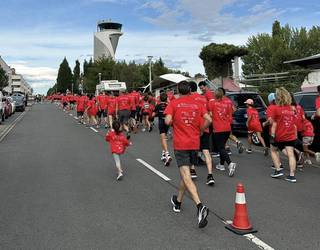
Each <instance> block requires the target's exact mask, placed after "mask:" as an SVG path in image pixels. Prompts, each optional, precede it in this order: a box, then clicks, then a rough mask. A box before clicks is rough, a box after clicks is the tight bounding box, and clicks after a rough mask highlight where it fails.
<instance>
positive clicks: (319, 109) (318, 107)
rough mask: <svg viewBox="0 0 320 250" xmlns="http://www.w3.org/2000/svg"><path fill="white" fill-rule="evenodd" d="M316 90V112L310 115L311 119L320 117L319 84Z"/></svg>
mask: <svg viewBox="0 0 320 250" xmlns="http://www.w3.org/2000/svg"><path fill="white" fill-rule="evenodd" d="M317 91H318V93H319V96H318V97H317V98H316V101H315V107H316V112H315V114H314V115H312V118H311V119H312V120H314V119H320V85H319V86H318V87H317Z"/></svg>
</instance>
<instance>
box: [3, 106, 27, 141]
mask: <svg viewBox="0 0 320 250" xmlns="http://www.w3.org/2000/svg"><path fill="white" fill-rule="evenodd" d="M25 114H26V111H24V112H23V113H22V114H21V115H19V116H18V117H17V118H16V119H15V120H14V121H13V122H12V124H11V125H10V126H9V127H7V128H6V129H5V130H4V131H3V132H2V133H1V135H0V142H1V141H2V140H3V139H4V138H5V137H6V136H7V135H8V134H9V133H10V131H11V130H12V129H13V128H14V127H15V125H16V124H17V123H18V121H20V120H21V119H22V118H23V117H24V115H25Z"/></svg>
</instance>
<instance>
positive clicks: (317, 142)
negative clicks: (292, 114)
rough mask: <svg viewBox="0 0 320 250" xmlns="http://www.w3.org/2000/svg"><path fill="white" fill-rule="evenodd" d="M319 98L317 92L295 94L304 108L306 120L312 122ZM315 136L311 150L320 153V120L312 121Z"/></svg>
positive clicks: (295, 97)
mask: <svg viewBox="0 0 320 250" xmlns="http://www.w3.org/2000/svg"><path fill="white" fill-rule="evenodd" d="M318 96H319V94H318V93H317V92H298V93H295V94H294V99H295V101H296V102H297V104H299V105H300V106H302V107H303V109H304V112H305V115H306V118H308V119H309V120H311V116H312V115H313V114H315V112H316V99H317V97H318ZM311 122H312V125H313V128H314V132H315V136H314V140H313V144H312V146H311V149H313V150H314V151H317V152H320V120H319V119H317V120H311Z"/></svg>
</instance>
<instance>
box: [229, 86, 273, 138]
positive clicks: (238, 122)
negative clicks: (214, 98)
mask: <svg viewBox="0 0 320 250" xmlns="http://www.w3.org/2000/svg"><path fill="white" fill-rule="evenodd" d="M226 96H227V97H229V98H230V99H231V100H232V101H233V103H234V105H235V106H236V108H237V111H236V112H235V113H234V115H233V123H232V131H233V132H234V133H247V131H248V130H247V126H246V122H247V118H248V117H247V106H246V104H245V103H244V102H245V101H246V100H247V99H252V100H253V101H254V107H255V108H256V109H257V110H258V112H259V117H260V121H261V123H262V122H264V121H266V108H267V106H266V104H265V103H264V101H263V99H262V97H261V96H260V95H259V94H258V93H256V92H227V93H226Z"/></svg>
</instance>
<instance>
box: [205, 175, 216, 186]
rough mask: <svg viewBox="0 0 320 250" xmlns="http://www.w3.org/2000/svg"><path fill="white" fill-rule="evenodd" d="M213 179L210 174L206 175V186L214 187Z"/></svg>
mask: <svg viewBox="0 0 320 250" xmlns="http://www.w3.org/2000/svg"><path fill="white" fill-rule="evenodd" d="M214 183H215V182H214V179H213V176H212V174H208V177H207V182H206V184H207V185H209V186H213V185H214Z"/></svg>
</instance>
